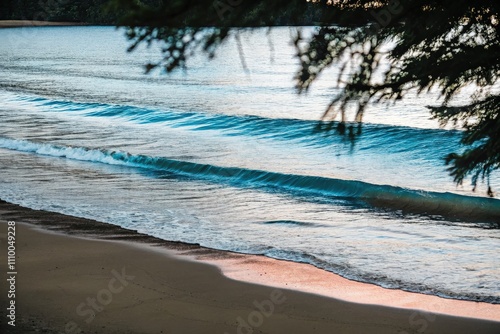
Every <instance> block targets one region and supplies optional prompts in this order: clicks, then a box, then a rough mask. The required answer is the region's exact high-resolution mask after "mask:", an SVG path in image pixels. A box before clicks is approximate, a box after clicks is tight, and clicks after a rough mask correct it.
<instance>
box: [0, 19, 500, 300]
mask: <svg viewBox="0 0 500 334" xmlns="http://www.w3.org/2000/svg"><path fill="white" fill-rule="evenodd" d="M291 33H293V29H289V28H278V29H275V30H273V31H272V32H271V35H270V38H271V41H272V43H273V45H274V47H273V48H272V49H270V48H269V42H268V39H267V35H266V31H265V30H258V31H254V32H248V31H247V32H243V41H244V44H243V50H244V57H245V60H246V63H247V66H248V68H249V73H247V72H246V71H244V70H243V67H242V64H241V61H240V56H239V54H238V49H237V47H236V44H235V43H234V42H233V41H231V40H230V41H228V42H227V43H226V44H225V45H223V46H222V48H221V49H220V51H219V52H218V56H217V57H216V59H215V60H213V61H211V62H208V61H207V60H206V59H205V58H204V57H195V58H193V59H192V60H191V61H190V62H189V63H188V70H187V71H179V72H176V73H173V74H171V75H168V76H167V75H162V74H160V73H154V74H152V75H144V73H143V68H142V65H144V64H145V63H147V62H148V61H152V60H156V59H158V57H160V54H159V52H158V50H157V48H155V47H152V48H150V49H141V50H139V51H138V52H136V53H133V54H127V53H126V52H125V50H126V48H127V41H126V40H125V38H124V37H123V31H117V30H115V29H114V28H109V27H64V28H30V29H26V28H19V29H18V28H16V29H3V30H0V45H1V47H0V59H1V61H0V73H1V77H0V198H1V199H3V200H7V201H10V202H13V203H17V204H21V205H24V206H27V207H30V208H35V209H45V210H51V211H57V212H62V213H66V214H71V215H75V216H80V217H86V218H93V219H97V220H100V221H104V222H108V223H111V224H116V225H120V226H123V227H126V228H131V229H136V230H138V231H140V232H143V233H146V234H150V235H153V236H156V237H159V238H163V239H166V240H175V241H183V242H190V243H199V244H200V245H202V246H206V247H212V248H216V249H222V250H232V251H237V252H244V253H251V254H264V255H266V256H269V257H274V258H279V259H287V260H291V261H298V262H306V263H310V264H313V265H315V266H317V267H320V268H323V269H325V270H328V271H332V272H334V273H337V274H340V275H342V276H344V277H347V278H351V279H355V280H359V281H363V282H371V283H375V284H378V285H381V286H384V287H390V288H399V289H405V290H408V291H418V292H423V293H428V294H435V295H440V296H446V297H453V298H460V299H470V300H481V301H487V302H492V303H499V302H500V283H499V282H500V281H499V280H498V278H499V277H500V257H499V256H498V248H499V246H500V229H499V223H500V201H499V200H498V199H497V198H487V197H486V196H485V186H484V185H480V186H479V189H478V191H477V192H475V193H474V192H472V191H471V189H472V187H471V186H470V184H467V183H465V184H464V185H463V186H460V187H457V186H456V185H455V184H454V183H453V181H452V179H451V177H450V176H449V175H448V174H447V171H446V166H445V165H444V161H443V157H444V156H445V155H446V154H447V153H450V152H453V151H460V150H462V149H463V148H462V147H460V144H459V140H460V131H459V130H453V129H441V128H439V127H438V124H437V122H436V121H434V120H431V119H429V115H428V112H427V109H426V108H425V105H427V104H432V103H433V102H434V101H436V96H435V95H433V94H432V93H429V94H428V95H426V96H418V97H417V96H413V97H409V98H408V99H407V100H405V101H402V102H401V103H397V104H395V105H371V106H370V108H369V110H368V111H367V115H366V123H365V124H364V127H363V134H362V136H360V137H359V138H358V139H357V140H356V141H355V142H352V141H350V140H348V139H345V138H343V137H340V136H338V135H335V134H331V133H325V132H318V131H315V126H316V125H317V121H318V119H319V118H320V116H321V114H322V112H323V111H324V108H325V107H326V105H327V104H328V102H329V100H330V99H331V98H332V96H333V94H335V92H336V90H335V88H334V82H331V81H329V80H328V73H325V75H324V76H323V77H322V79H321V80H320V81H319V82H317V83H316V84H315V85H314V86H313V88H312V90H311V91H310V92H309V93H308V94H305V95H297V94H296V91H295V90H294V83H293V76H294V73H295V71H296V70H297V69H298V64H297V60H296V59H295V58H294V54H295V50H294V49H293V47H292V46H291V45H290V34H291ZM330 71H335V69H334V68H333V69H331V70H330ZM468 96H470V95H469V94H468V91H467V90H466V91H465V92H464V93H463V97H462V98H463V100H464V101H465V100H466V99H467V97H468ZM460 99H461V98H460V97H459V99H458V102H460ZM491 185H492V186H493V188H494V189H497V190H498V189H500V178H499V177H498V175H494V176H493V178H492V180H491Z"/></svg>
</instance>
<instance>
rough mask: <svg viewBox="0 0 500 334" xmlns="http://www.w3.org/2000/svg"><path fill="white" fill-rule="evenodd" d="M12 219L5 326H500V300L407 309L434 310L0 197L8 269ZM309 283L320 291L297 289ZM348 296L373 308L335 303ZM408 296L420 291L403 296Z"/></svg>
mask: <svg viewBox="0 0 500 334" xmlns="http://www.w3.org/2000/svg"><path fill="white" fill-rule="evenodd" d="M8 221H15V222H16V252H17V254H16V271H17V275H16V297H15V302H16V327H15V329H14V327H11V326H9V325H8V324H7V323H6V322H7V321H9V319H8V318H7V317H6V315H5V314H3V315H2V317H1V320H0V324H1V325H0V328H1V332H2V333H35V332H45V333H77V332H79V331H80V330H81V332H84V333H252V332H253V333H375V334H377V333H398V334H404V333H458V334H460V333H464V334H465V333H499V332H500V321H499V320H498V319H500V312H499V308H498V305H490V304H485V303H474V302H459V303H464V304H460V306H459V310H457V312H463V310H464V309H468V311H467V312H470V313H469V316H468V317H458V316H451V315H445V314H441V313H442V312H440V313H439V314H434V313H426V312H422V311H415V310H413V309H408V308H405V307H409V308H416V309H426V307H428V306H429V305H425V302H424V304H419V303H420V302H421V299H419V298H417V297H418V296H422V295H418V294H408V293H406V292H402V291H397V290H385V289H382V291H383V292H386V293H391V291H392V292H396V293H399V294H400V295H399V296H400V297H397V298H396V299H401V301H402V305H401V307H387V306H382V305H380V304H385V303H386V302H387V301H390V300H393V299H395V297H394V296H390V297H389V298H386V299H387V300H385V301H384V300H382V299H377V298H380V296H379V297H377V295H379V292H377V291H375V290H377V289H381V288H377V287H375V286H372V285H369V284H361V283H356V282H351V281H347V280H345V281H344V279H342V278H340V277H338V276H336V275H333V274H331V273H327V272H324V271H321V270H319V269H316V268H314V267H312V266H308V265H303V264H296V263H291V262H286V261H276V260H272V259H267V258H265V257H259V256H247V255H241V254H234V253H230V252H222V251H216V250H211V249H206V248H202V247H200V246H198V245H189V244H182V243H175V242H166V241H162V240H159V239H156V238H153V237H149V236H145V235H142V234H139V233H136V232H135V231H131V230H126V229H122V228H119V227H116V226H112V225H109V224H103V223H99V222H96V221H92V220H86V219H80V218H75V217H71V216H65V215H61V214H57V213H51V212H45V211H35V210H30V209H26V208H22V207H19V206H16V205H12V204H8V203H5V202H1V201H0V242H1V245H3V246H2V248H3V249H4V250H3V251H2V252H1V253H0V254H1V255H0V256H1V261H2V262H1V263H2V266H1V268H2V271H3V272H4V275H7V274H6V272H7V268H6V265H5V264H6V261H7V259H6V256H7V251H6V245H7V244H6V238H7V222H8ZM207 262H210V263H214V264H217V265H218V266H219V267H220V268H222V270H223V271H224V272H225V275H223V273H222V271H221V269H219V267H216V266H214V265H211V264H207ZM227 276H229V277H234V278H238V279H245V280H249V281H258V282H260V283H265V284H267V285H273V286H266V285H259V284H254V283H247V282H243V281H238V280H235V279H231V278H228V277H227ZM4 282H5V281H4ZM357 284H359V285H357ZM362 286H365V288H366V289H368V290H363V288H362ZM6 287H7V286H6V285H5V284H4V285H2V290H3V291H1V294H0V295H1V299H0V300H1V303H2V305H1V307H2V309H3V310H6V307H7V304H6V303H7V302H8V300H7V293H6V291H5V289H6ZM304 289H305V290H307V289H309V292H314V293H306V292H301V291H298V290H304ZM360 289H361V290H360ZM373 289H375V290H373ZM337 290H338V291H337ZM339 291H343V293H344V295H343V296H344V297H345V296H347V297H349V298H351V299H352V298H354V300H357V301H360V302H364V303H365V304H362V303H354V302H352V301H349V302H348V301H344V300H341V299H338V298H331V296H336V295H338V292H339ZM370 291H372V292H370ZM373 291H375V292H373ZM318 293H323V294H325V296H321V295H319V294H318ZM407 295H416V296H417V297H414V298H413V299H411V298H410V299H411V301H408V300H406V301H404V300H405V298H407ZM340 296H341V297H342V295H340ZM373 296H375V299H373ZM405 296H406V297H405ZM424 297H429V298H437V297H430V296H424ZM349 298H347V299H349ZM437 299H438V300H442V299H441V298H437ZM377 300H378V301H379V302H377ZM443 301H447V302H453V301H449V300H443ZM366 303H378V304H379V305H368V304H366ZM452 309H453V308H452ZM440 310H442V309H440ZM444 311H446V310H444ZM3 312H4V313H5V312H6V311H3ZM479 318H486V319H497V321H489V320H484V319H479Z"/></svg>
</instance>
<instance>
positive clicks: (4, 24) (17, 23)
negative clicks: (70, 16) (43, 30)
mask: <svg viewBox="0 0 500 334" xmlns="http://www.w3.org/2000/svg"><path fill="white" fill-rule="evenodd" d="M81 25H85V23H77V22H48V21H32V20H0V28H18V27H57V26H81Z"/></svg>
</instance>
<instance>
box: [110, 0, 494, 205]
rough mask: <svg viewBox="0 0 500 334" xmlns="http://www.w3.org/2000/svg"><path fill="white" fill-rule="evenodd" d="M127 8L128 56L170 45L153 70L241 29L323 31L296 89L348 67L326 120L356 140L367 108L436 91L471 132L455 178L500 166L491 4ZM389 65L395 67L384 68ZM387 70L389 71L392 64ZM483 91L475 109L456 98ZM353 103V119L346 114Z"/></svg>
mask: <svg viewBox="0 0 500 334" xmlns="http://www.w3.org/2000/svg"><path fill="white" fill-rule="evenodd" d="M114 5H115V8H119V9H120V10H125V12H126V15H124V16H123V17H122V20H121V21H120V24H121V25H124V26H127V27H128V32H127V35H128V37H129V39H130V40H131V41H132V45H131V47H130V50H133V49H134V48H135V47H136V46H137V45H139V44H141V43H151V42H153V41H162V42H163V43H164V48H163V58H162V60H161V61H159V62H157V63H152V64H148V65H147V67H146V68H147V70H148V71H150V70H152V69H154V68H157V67H163V68H164V69H165V70H166V71H167V72H170V71H172V70H174V69H176V68H178V67H184V66H186V60H187V59H188V58H189V57H190V56H191V55H193V54H194V53H196V52H205V53H206V54H207V55H208V57H213V56H214V54H215V51H216V49H217V47H218V46H219V45H220V44H221V43H222V42H223V41H224V40H226V39H227V38H228V36H229V35H231V34H235V33H236V34H237V32H238V29H239V28H241V27H265V26H267V27H272V26H276V25H304V24H314V25H318V26H321V28H320V29H318V30H317V31H316V32H315V33H314V35H313V36H311V37H307V38H305V37H302V36H300V34H298V35H297V36H296V38H295V40H294V42H295V45H296V47H297V56H298V57H299V59H300V63H301V66H300V69H299V71H298V73H297V76H296V80H297V89H298V91H299V92H304V91H307V90H308V89H309V87H310V86H311V84H312V83H313V82H314V81H315V80H316V79H317V77H318V75H319V74H321V73H322V71H323V70H324V69H326V68H328V67H330V66H335V67H337V68H339V69H340V71H339V72H338V75H337V78H336V80H337V85H338V87H339V88H340V93H339V94H338V95H336V96H333V97H332V101H331V103H330V105H329V106H327V108H326V111H325V114H324V117H323V118H324V119H323V120H324V121H333V120H339V122H336V123H332V124H335V126H331V125H332V124H330V126H329V128H336V129H338V130H339V131H340V132H342V133H346V131H345V130H346V129H349V131H348V132H347V133H348V134H349V135H353V134H354V133H355V132H356V131H355V127H354V126H353V124H356V123H361V122H362V119H363V114H364V112H365V108H366V106H367V105H368V103H369V102H382V101H389V102H391V101H397V100H400V99H402V98H404V97H405V95H407V94H408V93H409V92H413V91H416V92H418V93H423V92H427V91H429V90H431V89H437V90H438V92H439V100H438V101H437V102H436V103H438V105H435V106H429V107H428V108H429V110H430V112H431V114H432V115H433V117H435V118H436V119H438V120H439V121H440V122H441V123H442V124H443V125H444V124H453V125H455V126H457V127H461V128H463V129H464V132H463V137H462V140H461V142H462V144H464V145H465V147H466V149H465V150H464V151H462V152H453V153H450V154H449V155H447V156H446V157H445V162H446V164H447V165H449V168H448V170H449V172H450V174H451V175H452V176H453V177H454V180H455V182H457V183H458V184H461V183H462V182H463V181H464V179H465V178H466V177H468V176H471V177H472V183H473V185H474V188H475V187H476V185H477V183H478V181H479V180H483V181H484V180H486V181H487V182H488V194H489V195H490V196H493V192H492V190H491V187H490V186H489V177H490V175H491V173H492V172H493V171H494V170H496V169H498V168H499V166H500V140H499V134H500V117H499V115H500V96H499V94H498V90H499V89H498V88H499V86H498V75H499V73H500V61H499V57H500V41H499V20H500V17H499V9H500V2H498V1H493V0H491V1H488V0H477V1H467V0H453V1H451V0H441V1H431V0H411V1H410V0H399V1H397V0H391V1H387V0H371V1H349V0H329V1H321V0H317V1H306V0H301V1H284V0H273V1H258V2H257V1H254V2H252V1H243V0H220V1H219V0H215V1H213V0H210V1H208V0H198V1H159V2H157V3H155V2H154V1H150V2H149V3H147V4H146V3H144V2H139V1H135V0H114ZM384 64H389V66H388V67H387V66H385V65H384ZM384 66H385V67H384ZM471 85H473V86H475V87H476V89H475V93H474V95H473V96H472V97H471V101H470V103H468V104H465V105H461V106H457V105H454V104H453V99H454V98H455V97H456V96H457V94H458V93H459V92H460V91H461V89H463V88H464V87H470V86H471ZM352 105H354V106H355V115H356V116H355V119H353V120H348V119H347V118H346V110H347V108H348V107H349V106H352Z"/></svg>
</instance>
